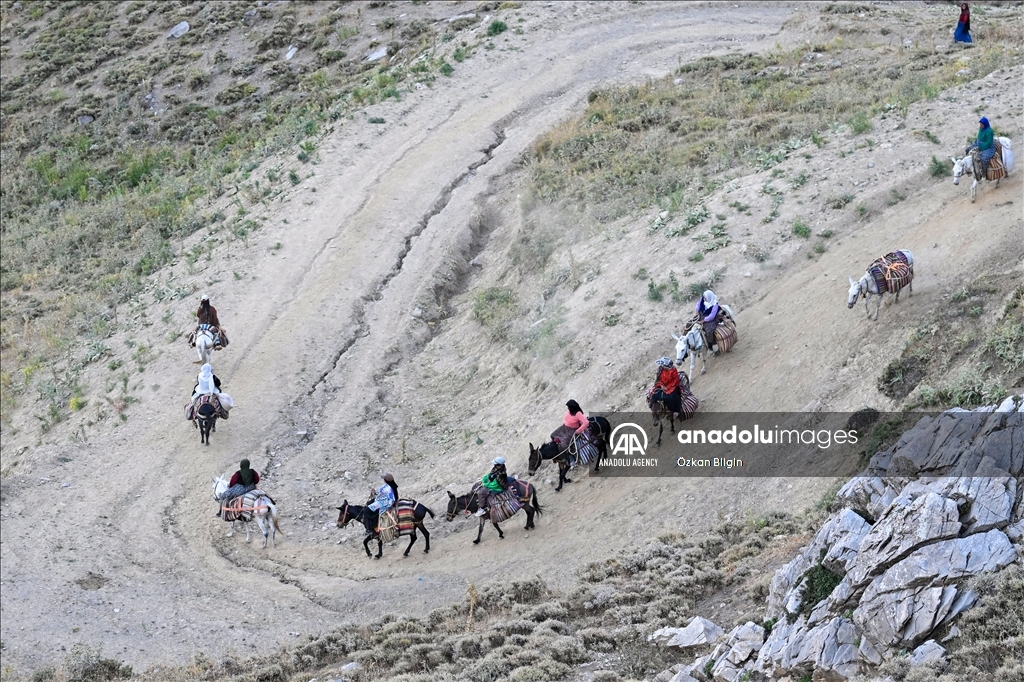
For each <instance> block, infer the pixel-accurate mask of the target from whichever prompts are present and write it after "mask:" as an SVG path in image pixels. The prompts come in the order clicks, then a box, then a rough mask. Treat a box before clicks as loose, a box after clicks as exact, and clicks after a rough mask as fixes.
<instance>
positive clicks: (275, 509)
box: [270, 502, 285, 535]
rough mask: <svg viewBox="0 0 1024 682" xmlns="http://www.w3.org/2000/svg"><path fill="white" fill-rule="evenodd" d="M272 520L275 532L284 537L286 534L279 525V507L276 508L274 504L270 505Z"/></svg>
mask: <svg viewBox="0 0 1024 682" xmlns="http://www.w3.org/2000/svg"><path fill="white" fill-rule="evenodd" d="M270 519H271V520H272V521H273V522H274V530H276V531H277V532H278V533H280V534H281V535H284V534H285V532H284V531H283V530H281V526H280V525H278V523H277V507H276V506H274V503H273V502H271V503H270Z"/></svg>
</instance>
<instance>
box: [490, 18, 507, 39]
mask: <svg viewBox="0 0 1024 682" xmlns="http://www.w3.org/2000/svg"><path fill="white" fill-rule="evenodd" d="M507 30H508V25H507V24H506V23H505V22H504V21H500V20H498V19H495V20H494V21H492V22H491V24H490V26H488V27H487V35H488V36H491V37H494V36H496V35H500V34H502V33H504V32H505V31H507Z"/></svg>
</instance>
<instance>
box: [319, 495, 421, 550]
mask: <svg viewBox="0 0 1024 682" xmlns="http://www.w3.org/2000/svg"><path fill="white" fill-rule="evenodd" d="M403 502H411V503H412V507H413V525H412V528H410V529H408V530H403V529H401V528H400V529H399V530H398V536H399V537H401V536H403V535H408V536H410V538H409V546H408V547H406V548H405V553H404V554H402V556H409V550H410V549H412V546H413V545H414V544H416V529H417V528H418V529H419V530H420V532H422V533H423V540H424V542H426V543H427V544H426V547H424V548H423V553H424V554H426V553H427V552H429V551H430V533H429V532H428V531H427V527H426V526H425V525H423V521H424V519H426V518H427V515H428V514H429V515H430V518H434V512H432V511H431V510H430V508H429V507H427V506H426V505H422V504H420V503H419V502H417V501H416V500H403ZM396 504H397V503H396ZM336 509H337V510H338V521H337V523H336V524H335V525H337V526H338V528H344V527H345V526H347V525H348V522H349V521H358V522H359V523H361V524H363V527H364V528H366V537H364V538H363V549H365V550H366V556H367V557H373V554H371V553H370V540H376V541H377V556H375V557H373V558H374V559H380V557H381V555H382V554H384V542H383V540H381V538H380V530H379V529H378V527H377V524H378V522H379V520H380V515H379V514H378V513H377V512H375V511H373V510H372V509H370V508H369V507H368V506H367V507H360V506H359V505H357V504H349V503H348V500H342V502H341V506H340V507H336Z"/></svg>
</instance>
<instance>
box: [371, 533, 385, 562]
mask: <svg viewBox="0 0 1024 682" xmlns="http://www.w3.org/2000/svg"><path fill="white" fill-rule="evenodd" d="M382 556H384V541H383V540H381V539H380V536H379V535H378V536H377V556H375V557H373V558H374V559H380V558H381V557H382Z"/></svg>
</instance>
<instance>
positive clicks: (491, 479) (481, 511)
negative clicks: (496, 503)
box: [476, 457, 508, 516]
mask: <svg viewBox="0 0 1024 682" xmlns="http://www.w3.org/2000/svg"><path fill="white" fill-rule="evenodd" d="M491 464H493V465H494V466H492V467H491V470H490V471H489V472H487V473H486V474H484V477H483V478H482V479H480V487H479V488H477V491H476V506H477V512H476V515H477V516H486V515H487V514H488V513H489V511H490V510H489V507H490V498H491V496H492V495H499V494H501V493H503V492H505V491H506V490H508V471H507V470H506V469H505V458H504V457H495V458H494V460H493V461H492V462H491Z"/></svg>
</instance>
